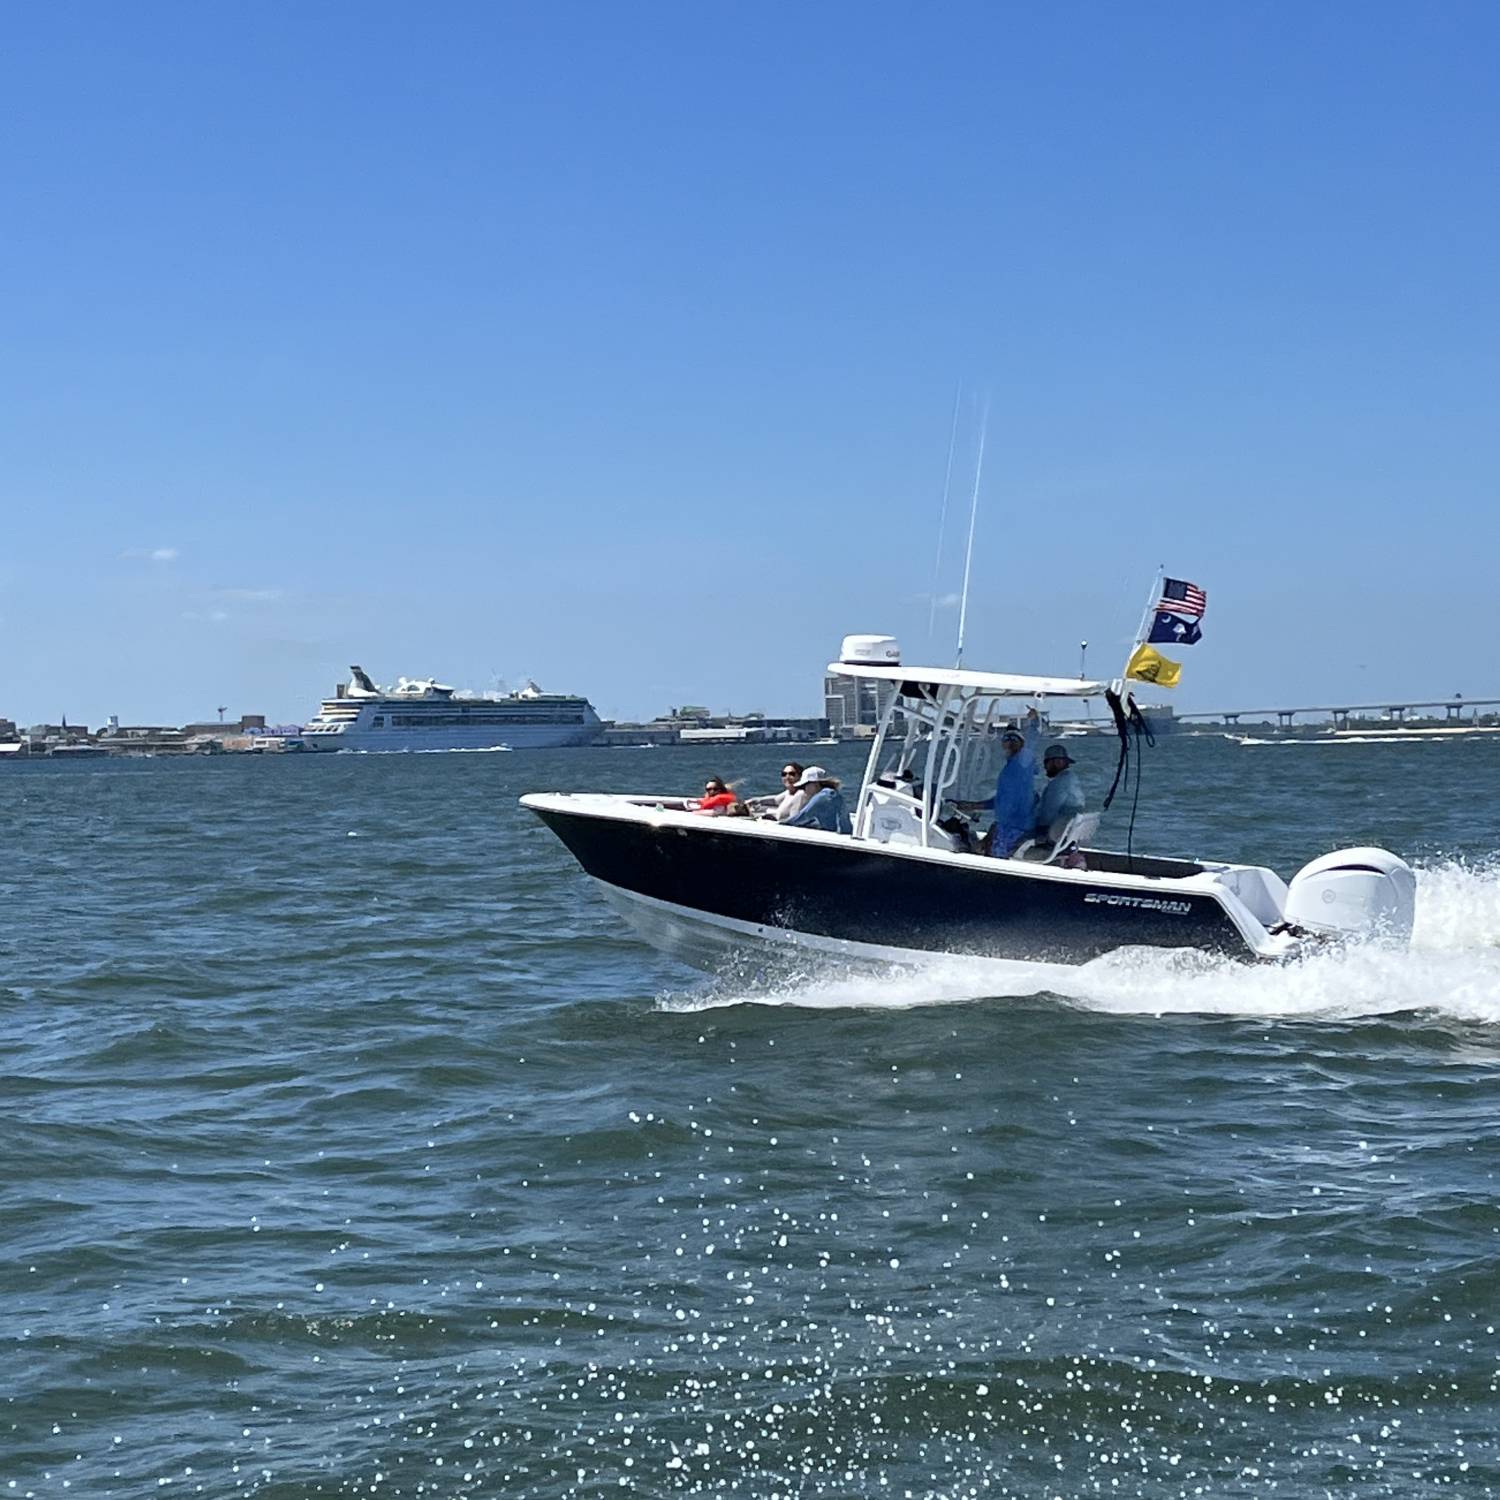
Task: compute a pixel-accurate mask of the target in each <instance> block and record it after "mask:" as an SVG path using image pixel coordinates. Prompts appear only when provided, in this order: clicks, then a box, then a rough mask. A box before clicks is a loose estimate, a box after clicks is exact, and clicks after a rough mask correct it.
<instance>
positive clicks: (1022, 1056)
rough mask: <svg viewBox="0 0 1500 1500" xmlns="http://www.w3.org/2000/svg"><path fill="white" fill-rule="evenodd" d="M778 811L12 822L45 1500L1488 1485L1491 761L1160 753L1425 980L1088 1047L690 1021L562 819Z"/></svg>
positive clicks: (459, 798)
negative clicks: (1373, 902) (1404, 876)
mask: <svg viewBox="0 0 1500 1500" xmlns="http://www.w3.org/2000/svg"><path fill="white" fill-rule="evenodd" d="M1074 744H1075V747H1077V746H1081V748H1079V749H1078V750H1077V753H1078V754H1079V756H1080V759H1081V760H1082V762H1083V765H1082V771H1083V776H1084V779H1085V782H1086V783H1087V784H1088V785H1089V786H1090V788H1091V789H1092V790H1093V791H1094V793H1095V795H1096V796H1097V794H1098V791H1099V790H1100V788H1102V786H1103V785H1104V784H1105V783H1106V781H1107V765H1106V762H1107V760H1108V758H1109V746H1108V745H1107V744H1105V743H1103V742H1100V743H1095V742H1091V741H1090V742H1082V741H1075V742H1074ZM802 753H803V754H804V755H807V754H809V753H812V754H817V755H819V756H823V757H826V760H825V763H826V764H829V765H831V766H833V767H834V768H835V769H837V770H839V771H841V772H844V773H851V772H853V771H854V770H855V768H856V764H857V762H856V760H855V758H854V756H853V755H852V754H851V752H850V751H848V750H845V749H842V748H839V749H833V748H826V749H825V748H823V747H819V748H818V749H817V750H816V751H815V752H802ZM779 759H780V755H779V753H773V752H772V751H771V750H768V749H763V748H761V749H735V750H733V751H723V752H719V751H704V750H694V751H684V750H653V751H620V750H615V751H559V752H547V753H542V752H533V753H529V754H522V753H516V754H490V755H461V754H455V755H413V756H348V757H344V756H337V757H328V758H323V757H318V758H311V757H308V758H296V757H288V758H282V759H267V760H264V761H256V760H249V759H243V758H226V759H220V760H209V759H204V760H193V761H170V760H158V761H152V762H138V763H124V762H110V763H100V764H92V765H89V764H84V765H69V766H64V765H59V766H49V765H45V764H40V765H36V766H11V767H5V768H3V769H0V840H3V847H4V850H5V859H4V861H3V864H0V1025H3V1032H0V1039H3V1040H0V1046H3V1058H0V1126H3V1137H0V1140H3V1149H4V1161H5V1169H4V1172H3V1175H0V1340H3V1343H4V1359H3V1362H0V1494H4V1495H10V1494H14V1495H25V1496H30V1495H37V1496H60V1495H64V1494H71V1495H82V1496H145V1495H148V1494H149V1495H158V1494H163V1493H165V1494H169V1495H170V1494H203V1495H224V1496H230V1495H241V1494H245V1495H252V1494H253V1495H257V1496H262V1497H278V1500H292V1497H302V1496H316V1495H326V1496H354V1495H361V1496H370V1495H379V1496H440V1497H447V1496H507V1497H509V1496H564V1495H566V1496H575V1495H577V1496H603V1495H612V1496H613V1495H619V1494H622V1493H624V1494H639V1495H661V1496H674V1495H715V1496H717V1495H745V1496H757V1497H770V1496H781V1497H791V1496H798V1497H801V1496H862V1495H881V1496H883V1495H891V1496H923V1497H929V1496H943V1497H950V1496H952V1497H958V1496H976V1495H996V1496H1000V1495H1027V1496H1059V1497H1073V1496H1093V1495H1107V1496H1116V1495H1135V1496H1226V1495H1229V1496H1239V1495H1243V1496H1264V1495H1275V1494H1280V1495H1292V1496H1324V1495H1356V1494H1357V1495H1371V1496H1374V1495H1393V1496H1421V1495H1428V1494H1432V1495H1438V1494H1447V1493H1453V1492H1461V1493H1464V1494H1475V1495H1487V1494H1491V1493H1493V1492H1495V1491H1496V1490H1497V1489H1500V1452H1497V1439H1496V1430H1497V1420H1500V1396H1497V1387H1500V1183H1497V1178H1496V1173H1497V1169H1500V864H1497V863H1496V862H1495V855H1496V851H1497V850H1500V798H1497V796H1496V791H1497V789H1500V744H1497V743H1496V741H1495V739H1494V738H1490V739H1488V740H1486V739H1473V740H1469V739H1455V740H1447V741H1441V742H1428V743H1417V742H1413V743H1406V742H1400V743H1369V744H1349V743H1313V742H1307V743H1297V744H1282V743H1273V744H1267V745H1256V744H1239V743H1234V742H1231V741H1228V740H1224V739H1197V738H1194V739H1179V740H1176V741H1165V742H1163V743H1162V744H1161V745H1160V746H1159V747H1158V748H1157V750H1156V751H1154V752H1152V753H1151V754H1150V757H1149V760H1148V763H1147V769H1146V779H1145V786H1144V791H1143V794H1142V798H1141V803H1140V809H1139V816H1138V824H1137V828H1136V834H1135V838H1136V844H1137V847H1138V848H1147V849H1153V850H1156V851H1159V852H1170V853H1180V854H1188V855H1194V854H1201V855H1205V856H1214V855H1217V856H1227V857H1240V858H1247V859H1256V860H1263V861H1265V862H1267V863H1270V864H1272V865H1274V866H1275V867H1277V868H1279V869H1280V870H1281V872H1282V873H1283V874H1287V875H1289V874H1290V873H1291V872H1292V871H1293V870H1294V869H1295V868H1296V867H1297V866H1298V865H1299V864H1300V863H1302V862H1303V861H1304V860H1305V859H1307V858H1310V857H1312V856H1313V855H1315V854H1318V853H1322V852H1324V851H1325V850H1327V849H1329V848H1333V847H1337V846H1339V845H1347V844H1357V843H1364V842H1374V843H1380V844H1385V845H1387V846H1389V847H1391V848H1394V849H1396V850H1397V851H1398V852H1401V853H1403V854H1405V855H1407V856H1408V857H1409V858H1411V859H1412V860H1413V861H1414V862H1415V863H1416V864H1417V865H1418V867H1419V870H1420V890H1419V910H1418V929H1417V934H1416V940H1415V943H1414V945H1413V948H1412V950H1411V951H1410V952H1409V953H1402V954H1391V953H1382V952H1364V953H1361V952H1353V953H1349V954H1346V955H1344V956H1343V957H1339V958H1323V959H1317V960H1312V961H1309V962H1306V963H1304V964H1301V965H1296V966H1292V967H1288V968H1276V969H1265V968H1255V969H1251V968H1244V967H1237V966H1234V965H1229V964H1220V963H1204V962H1201V961H1198V960H1195V959H1192V958H1191V957H1173V956H1171V955H1158V956H1156V957H1154V958H1152V959H1150V960H1149V961H1147V960H1141V959H1136V960H1133V961H1128V962H1126V961H1118V960H1104V961H1101V962H1099V963H1096V964H1094V965H1091V966H1089V967H1088V968H1086V969H1083V970H1080V971H1078V972H1077V973H1076V974H1075V975H1072V976H1070V977H1069V980H1068V982H1067V983H1066V985H1065V986H1064V987H1063V991H1062V992H1061V993H1048V992H1037V991H1036V989H1035V986H1034V985H1028V984H1026V983H1024V982H1021V983H1017V984H1015V985H1013V986H1012V987H1011V989H1012V992H1010V993H1003V994H996V993H976V992H975V991H974V988H973V984H972V981H969V980H966V979H965V978H963V977H962V976H960V975H958V974H955V973H949V972H945V970H944V968H943V967H942V966H941V965H938V966H936V967H935V968H934V969H932V970H931V971H930V972H924V973H923V974H921V975H919V976H912V975H892V976H889V977H886V978H881V979H870V978H862V977H856V976H853V975H848V974H839V973H837V972H834V973H827V972H824V973H819V974H816V975H809V976H807V977H806V978H805V979H800V980H782V981H780V982H777V983H775V984H769V983H757V982H754V981H747V980H744V979H742V978H735V977H732V976H731V977H725V978H719V979H714V978H710V977H704V976H699V975H695V974H694V973H692V972H691V971H689V970H685V969H682V968H679V967H677V966H676V965H674V964H672V963H671V962H669V961H668V960H666V959H663V958H662V957H660V956H659V955H657V954H656V953H654V952H652V951H651V950H650V949H647V948H645V947H643V946H641V945H640V944H639V943H637V942H636V941H634V940H633V938H632V937H631V936H630V935H629V933H628V932H627V931H626V930H625V929H624V928H623V927H621V926H620V925H619V923H618V922H617V920H616V918H615V917H614V916H613V915H612V914H611V912H610V911H609V909H608V908H607V907H606V906H605V905H604V904H603V903H602V902H601V901H600V900H599V899H598V898H597V897H596V896H595V895H594V894H593V893H592V891H591V890H590V888H589V885H588V883H587V881H586V880H585V879H584V878H583V877H582V876H581V874H580V873H579V872H578V870H577V869H576V867H575V866H574V864H573V862H572V860H571V858H570V857H569V856H568V855H567V854H566V852H565V851H564V850H563V849H562V848H561V846H560V845H558V844H557V843H556V842H555V841H554V840H553V839H552V837H551V836H550V835H549V834H548V833H546V831H545V830H544V829H543V828H542V827H541V826H540V825H539V824H537V823H536V822H535V821H534V820H533V819H532V818H531V817H530V815H529V814H526V813H524V812H523V811H522V810H521V809H519V808H518V807H517V806H516V797H517V796H518V795H519V794H520V793H521V792H523V791H526V790H539V789H587V788H604V789H615V790H640V791H676V790H681V791H692V790H693V789H695V788H696V787H697V786H699V785H701V783H702V777H703V775H704V773H705V772H707V771H721V772H723V773H724V774H725V775H728V776H731V777H744V778H745V779H746V781H747V783H748V784H749V786H750V787H752V788H754V789H764V790H770V789H771V788H772V787H773V784H774V772H775V770H776V769H777V766H778V763H779ZM1124 818H1125V815H1124V814H1122V813H1118V812H1117V813H1112V814H1111V817H1110V821H1109V822H1108V823H1107V824H1106V831H1107V832H1110V833H1111V834H1113V836H1114V838H1115V839H1119V838H1122V837H1123V825H1124Z"/></svg>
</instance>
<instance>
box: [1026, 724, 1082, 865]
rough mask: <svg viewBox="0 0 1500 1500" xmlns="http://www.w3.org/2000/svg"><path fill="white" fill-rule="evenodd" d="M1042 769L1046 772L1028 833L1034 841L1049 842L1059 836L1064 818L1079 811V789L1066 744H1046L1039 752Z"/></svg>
mask: <svg viewBox="0 0 1500 1500" xmlns="http://www.w3.org/2000/svg"><path fill="white" fill-rule="evenodd" d="M1042 769H1043V770H1044V771H1045V772H1046V773H1047V784H1046V786H1044V787H1043V788H1042V795H1041V799H1040V801H1038V803H1037V805H1036V819H1035V825H1036V826H1035V829H1034V830H1033V834H1032V836H1033V837H1034V838H1035V839H1036V841H1037V842H1038V843H1042V844H1050V843H1053V842H1054V841H1055V840H1056V839H1057V838H1058V837H1060V835H1061V834H1062V831H1063V829H1064V828H1066V827H1067V824H1068V820H1069V819H1070V818H1073V817H1076V816H1077V815H1078V814H1079V813H1081V812H1082V811H1083V808H1084V798H1083V788H1082V786H1080V785H1079V782H1078V777H1077V776H1076V775H1075V774H1074V772H1073V757H1072V756H1071V755H1069V754H1068V747H1067V746H1066V745H1063V744H1053V745H1048V746H1047V748H1046V749H1045V750H1043V751H1042Z"/></svg>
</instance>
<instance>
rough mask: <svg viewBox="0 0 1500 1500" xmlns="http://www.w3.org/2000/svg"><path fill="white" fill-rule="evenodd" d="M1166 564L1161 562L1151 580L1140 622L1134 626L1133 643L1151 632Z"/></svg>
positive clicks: (1143, 639) (1137, 642)
mask: <svg viewBox="0 0 1500 1500" xmlns="http://www.w3.org/2000/svg"><path fill="white" fill-rule="evenodd" d="M1166 577H1167V565H1166V564H1165V563H1162V564H1161V565H1160V566H1159V567H1158V568H1157V570H1156V577H1155V578H1153V579H1152V580H1151V592H1150V593H1149V594H1147V595H1146V607H1145V609H1143V610H1142V611H1141V623H1140V624H1139V625H1138V626H1137V627H1136V632H1135V644H1136V645H1137V646H1139V645H1141V644H1142V642H1144V641H1145V639H1146V637H1147V636H1148V635H1150V634H1151V619H1152V617H1153V616H1154V615H1155V614H1156V601H1157V600H1158V599H1160V598H1161V588H1162V584H1163V583H1164V582H1165V581H1166Z"/></svg>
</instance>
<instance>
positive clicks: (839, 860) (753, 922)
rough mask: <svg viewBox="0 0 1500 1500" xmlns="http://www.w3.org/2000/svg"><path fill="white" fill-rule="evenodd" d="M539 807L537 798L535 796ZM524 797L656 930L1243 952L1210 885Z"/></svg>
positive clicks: (929, 951)
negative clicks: (669, 923) (688, 925)
mask: <svg viewBox="0 0 1500 1500" xmlns="http://www.w3.org/2000/svg"><path fill="white" fill-rule="evenodd" d="M538 802H541V799H538ZM528 805H529V806H531V807H532V811H534V812H535V813H536V814H537V815H538V816H539V817H540V818H541V819H542V821H543V822H544V823H545V824H546V825H547V826H548V827H549V828H550V829H551V830H552V832H553V833H555V834H556V835H557V837H558V838H559V839H560V840H561V841H562V843H563V844H564V845H566V846H567V848H568V849H569V850H570V851H571V852H572V854H573V856H574V857H575V858H576V859H577V861H578V863H579V864H580V865H581V866H582V867H583V869H584V870H585V871H587V873H588V874H590V875H592V876H593V877H594V878H595V879H597V880H599V881H601V882H602V883H603V884H604V885H605V886H606V887H608V888H609V889H610V892H611V893H612V894H613V895H615V896H618V897H624V898H627V899H626V900H625V901H623V902H622V901H617V902H616V904H617V905H619V906H620V907H621V909H622V910H627V909H628V908H629V906H630V905H631V904H632V903H631V902H630V901H629V898H636V900H635V902H634V903H633V904H634V905H635V906H636V907H638V908H640V909H641V910H642V911H643V912H645V913H646V914H647V917H646V921H647V924H648V925H654V926H655V927H656V928H657V929H658V930H659V929H660V927H661V925H662V922H663V921H664V920H665V919H666V918H668V917H669V916H670V915H671V914H674V913H675V914H679V915H684V916H686V917H688V918H689V919H696V921H697V922H698V923H701V924H703V925H705V926H715V925H716V926H717V927H719V928H720V929H721V930H722V931H724V932H725V933H726V934H728V935H729V937H730V938H731V939H732V938H733V937H734V936H735V935H738V936H740V937H745V938H750V937H756V938H762V939H767V938H769V939H771V940H775V939H776V938H777V937H778V936H781V935H785V937H786V939H787V940H789V941H794V942H795V941H805V942H807V943H809V944H811V945H813V946H818V947H825V948H834V949H837V948H839V947H841V946H844V945H847V946H848V947H849V948H850V949H851V951H853V950H860V949H867V950H869V951H870V952H871V953H872V954H879V955H881V956H889V955H892V954H910V955H912V956H913V957H921V956H923V955H935V954H954V955H972V956H974V957H977V958H985V959H1000V960H1010V961H1019V962H1028V963H1052V964H1070V965H1071V964H1080V963H1087V962H1088V961H1089V960H1091V959H1094V958H1098V957H1101V956H1102V955H1104V954H1106V953H1110V952H1113V951H1115V950H1117V949H1120V948H1128V947H1137V948H1139V947H1147V948H1164V949H1169V948H1193V949H1197V950H1199V951H1200V952H1207V953H1217V954H1224V955H1228V956H1232V957H1237V958H1252V957H1254V956H1255V955H1254V953H1253V951H1252V950H1251V948H1250V947H1249V945H1248V944H1247V942H1246V938H1245V936H1244V934H1243V933H1242V932H1241V931H1240V929H1239V927H1238V926H1237V925H1236V923H1235V921H1234V919H1233V917H1232V916H1231V915H1230V912H1229V911H1228V910H1227V909H1226V907H1225V905H1224V903H1223V902H1222V901H1221V900H1220V899H1219V898H1218V897H1217V896H1216V895H1215V894H1214V893H1213V892H1212V891H1202V890H1198V891H1184V890H1182V889H1181V888H1180V885H1178V883H1176V882H1170V881H1143V880H1141V879H1139V878H1136V879H1134V880H1131V881H1119V880H1116V881H1111V880H1110V878H1109V877H1107V876H1100V877H1097V878H1095V877H1091V876H1090V875H1089V874H1088V873H1086V872H1079V871H1064V870H1060V869H1056V868H1053V867H1039V866H1034V865H1033V866H1027V865H1024V864H1019V863H1016V862H1013V861H1007V860H987V859H980V858H978V857H977V856H944V857H940V858H932V857H929V856H927V855H926V854H925V852H924V851H918V850H908V849H902V848H897V847H891V846H887V845H882V844H874V843H869V842H866V841H863V840H855V839H848V838H840V837H838V836H835V835H823V834H817V833H807V834H802V835H799V834H797V833H795V832H792V831H789V830H778V832H777V834H776V835H775V836H767V835H764V834H760V833H758V832H757V831H756V830H755V829H754V828H753V827H743V826H740V827H736V826H735V825H734V824H733V823H731V822H730V821H729V820H718V819H715V820H712V821H710V820H708V819H704V820H703V821H702V823H701V824H698V823H694V824H691V825H685V824H684V822H683V821H682V819H680V818H679V819H676V820H671V819H668V820H661V821H653V820H650V819H648V818H641V817H633V816H617V815H612V814H609V813H605V812H601V811H598V810H595V809H586V808H583V807H577V808H573V807H568V806H566V805H563V804H562V799H556V800H554V799H550V798H549V799H546V804H545V805H536V804H534V803H532V802H530V800H528Z"/></svg>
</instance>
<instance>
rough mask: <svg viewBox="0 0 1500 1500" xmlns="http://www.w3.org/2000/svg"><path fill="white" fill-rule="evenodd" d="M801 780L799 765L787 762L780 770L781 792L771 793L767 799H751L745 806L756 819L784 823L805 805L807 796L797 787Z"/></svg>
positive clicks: (798, 763)
mask: <svg viewBox="0 0 1500 1500" xmlns="http://www.w3.org/2000/svg"><path fill="white" fill-rule="evenodd" d="M801 778H802V765H801V763H800V762H799V761H795V760H789V761H788V762H787V763H786V764H785V765H784V766H783V767H782V768H781V790H780V791H779V792H772V793H771V794H770V796H768V797H751V798H750V799H749V800H748V802H747V803H746V806H748V807H749V809H750V811H751V812H752V813H754V814H755V815H756V816H757V817H762V818H774V819H775V820H776V821H777V822H778V823H785V822H786V820H787V819H788V818H791V817H795V816H796V815H797V814H798V813H799V812H801V811H802V809H803V808H804V807H805V806H806V805H807V796H808V794H807V793H806V792H805V791H800V790H799V789H798V787H797V783H798V781H800V780H801Z"/></svg>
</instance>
